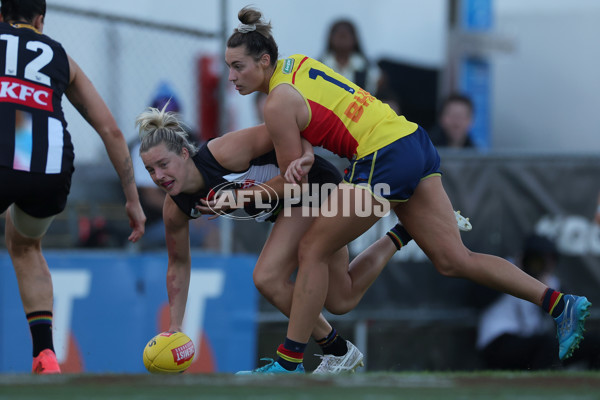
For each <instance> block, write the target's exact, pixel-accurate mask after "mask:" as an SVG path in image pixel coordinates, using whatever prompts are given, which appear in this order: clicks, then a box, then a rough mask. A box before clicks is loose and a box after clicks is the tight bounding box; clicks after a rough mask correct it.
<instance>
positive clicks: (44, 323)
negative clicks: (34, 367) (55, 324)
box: [27, 311, 54, 357]
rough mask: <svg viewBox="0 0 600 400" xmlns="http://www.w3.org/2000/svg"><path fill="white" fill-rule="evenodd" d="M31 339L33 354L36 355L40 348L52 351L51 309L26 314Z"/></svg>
mask: <svg viewBox="0 0 600 400" xmlns="http://www.w3.org/2000/svg"><path fill="white" fill-rule="evenodd" d="M27 322H29V330H30V331H31V340H32V342H33V356H34V357H37V356H38V355H39V354H40V352H41V351H42V350H45V349H50V350H52V351H54V344H53V342H52V311H34V312H32V313H29V314H27Z"/></svg>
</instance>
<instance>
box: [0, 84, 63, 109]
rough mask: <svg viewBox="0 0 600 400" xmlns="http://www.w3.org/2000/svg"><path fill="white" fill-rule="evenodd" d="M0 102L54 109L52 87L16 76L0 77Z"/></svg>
mask: <svg viewBox="0 0 600 400" xmlns="http://www.w3.org/2000/svg"><path fill="white" fill-rule="evenodd" d="M0 102H9V103H15V104H22V105H24V106H27V107H32V108H38V109H40V110H46V111H54V109H53V107H52V89H50V88H47V87H44V86H40V85H36V84H33V83H28V82H25V81H22V80H20V79H16V78H8V77H1V78H0Z"/></svg>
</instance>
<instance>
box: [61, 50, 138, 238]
mask: <svg viewBox="0 0 600 400" xmlns="http://www.w3.org/2000/svg"><path fill="white" fill-rule="evenodd" d="M69 67H70V80H69V87H68V88H67V90H66V92H65V93H66V95H67V98H68V99H69V101H70V102H71V104H73V106H74V107H75V108H76V109H77V111H79V113H80V114H81V115H82V116H83V118H85V120H86V121H87V122H88V123H89V124H90V125H91V126H92V127H93V128H94V129H95V130H96V132H98V134H99V135H100V137H101V138H102V141H103V142H104V146H105V147H106V151H107V153H108V156H109V158H110V161H111V163H112V164H113V166H114V168H115V170H116V171H117V174H118V175H119V179H120V180H121V186H122V188H123V192H124V194H125V198H126V203H125V208H126V210H127V216H128V217H129V226H130V227H131V228H132V232H131V235H129V240H130V241H132V242H136V241H137V240H139V239H140V238H141V237H142V235H143V234H144V225H145V223H146V216H145V215H144V211H143V210H142V206H141V204H140V200H139V197H138V191H137V187H136V185H135V179H134V176H133V165H132V162H131V155H130V154H129V149H128V147H127V142H126V141H125V138H124V137H123V133H122V132H121V130H120V129H119V127H118V126H117V123H116V121H115V119H114V117H113V115H112V113H111V112H110V110H109V109H108V107H107V106H106V104H105V103H104V100H102V98H101V97H100V95H99V94H98V92H97V91H96V88H95V87H94V85H93V84H92V82H91V81H90V80H89V78H88V77H87V76H86V75H85V73H84V72H83V70H82V69H81V68H79V65H77V63H76V62H75V61H74V60H73V59H72V58H71V57H69Z"/></svg>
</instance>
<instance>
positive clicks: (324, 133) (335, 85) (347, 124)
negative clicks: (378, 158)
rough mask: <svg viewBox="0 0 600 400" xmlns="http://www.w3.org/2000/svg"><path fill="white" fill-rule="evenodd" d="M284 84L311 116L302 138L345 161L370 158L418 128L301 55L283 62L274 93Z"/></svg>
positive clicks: (275, 78)
mask: <svg viewBox="0 0 600 400" xmlns="http://www.w3.org/2000/svg"><path fill="white" fill-rule="evenodd" d="M282 84H288V85H291V86H293V87H294V88H295V89H296V90H297V91H298V92H299V93H300V94H301V95H302V97H304V101H305V102H306V105H307V107H308V110H309V112H310V115H309V121H308V124H307V125H306V126H305V127H304V128H303V129H301V134H302V136H303V137H304V138H305V139H306V140H308V141H309V142H310V143H311V144H312V145H313V146H321V147H324V148H326V149H328V150H330V151H332V152H334V153H335V154H337V155H339V156H341V157H346V158H348V159H353V158H357V159H359V158H362V157H365V156H367V155H369V154H371V153H373V152H374V151H376V150H379V149H380V148H382V147H384V146H387V145H388V144H390V143H392V142H394V141H396V140H398V139H400V138H402V137H404V136H408V135H410V134H411V133H413V132H415V131H416V130H417V128H418V126H417V124H415V123H414V122H410V121H407V120H406V118H404V117H403V116H398V115H397V114H396V113H395V112H394V111H393V110H392V109H391V108H390V107H389V106H388V105H387V104H384V103H382V102H381V101H380V100H378V99H377V98H375V97H374V96H372V95H371V94H370V93H369V92H367V91H365V90H364V89H362V88H360V87H358V86H357V85H355V84H354V83H352V82H351V81H349V80H348V79H346V78H344V77H343V76H342V75H340V74H338V73H337V72H335V71H334V70H332V69H331V68H329V67H327V66H326V65H325V64H323V63H321V62H319V61H317V60H314V59H312V58H309V57H307V56H304V55H301V54H295V55H293V56H291V57H289V58H286V59H282V60H279V61H278V62H277V67H276V68H275V72H274V73H273V76H272V77H271V81H270V82H269V92H270V91H271V90H273V89H275V88H276V87H277V86H279V85H282Z"/></svg>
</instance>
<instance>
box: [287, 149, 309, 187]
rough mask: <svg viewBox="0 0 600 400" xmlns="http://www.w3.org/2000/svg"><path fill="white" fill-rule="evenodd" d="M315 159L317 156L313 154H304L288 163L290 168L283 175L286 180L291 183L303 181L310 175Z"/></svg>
mask: <svg viewBox="0 0 600 400" xmlns="http://www.w3.org/2000/svg"><path fill="white" fill-rule="evenodd" d="M314 161H315V157H314V156H311V155H303V156H302V157H300V158H297V159H295V160H294V161H292V162H291V163H290V165H288V168H287V170H286V171H285V174H284V175H283V176H284V178H285V180H286V181H288V182H289V183H300V182H302V178H303V177H305V176H306V175H308V172H309V171H310V169H311V168H312V165H313V163H314Z"/></svg>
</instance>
